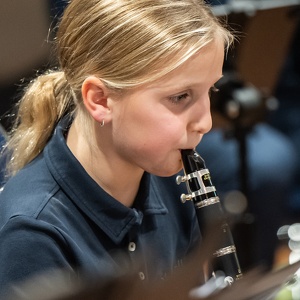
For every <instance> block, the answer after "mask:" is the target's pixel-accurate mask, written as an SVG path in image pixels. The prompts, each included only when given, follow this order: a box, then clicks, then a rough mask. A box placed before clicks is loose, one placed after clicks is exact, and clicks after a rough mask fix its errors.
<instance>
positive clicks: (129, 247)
mask: <svg viewBox="0 0 300 300" xmlns="http://www.w3.org/2000/svg"><path fill="white" fill-rule="evenodd" d="M135 248H136V245H135V243H134V242H130V243H129V245H128V250H129V251H130V252H133V251H135Z"/></svg>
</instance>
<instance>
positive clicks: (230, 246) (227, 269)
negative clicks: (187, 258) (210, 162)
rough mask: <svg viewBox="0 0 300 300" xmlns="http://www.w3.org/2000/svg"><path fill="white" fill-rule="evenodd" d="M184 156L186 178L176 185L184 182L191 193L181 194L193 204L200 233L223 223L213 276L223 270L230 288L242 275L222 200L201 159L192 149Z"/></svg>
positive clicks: (215, 255) (177, 179) (182, 152)
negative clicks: (213, 224)
mask: <svg viewBox="0 0 300 300" xmlns="http://www.w3.org/2000/svg"><path fill="white" fill-rule="evenodd" d="M181 156H182V163H183V170H184V176H177V178H176V182H177V184H180V183H182V182H185V183H186V186H187V190H188V194H182V195H181V202H182V203H184V202H186V201H187V200H192V201H193V203H194V207H195V210H196V215H197V220H198V223H199V228H200V231H201V232H205V231H206V229H207V227H208V226H209V225H210V224H212V223H213V221H214V220H218V219H220V220H224V222H222V225H221V227H220V230H221V233H220V234H221V241H220V248H218V249H216V250H215V252H214V253H213V257H214V259H213V267H212V269H213V270H212V275H213V276H214V275H215V273H216V271H222V272H223V273H224V275H225V279H224V281H225V283H226V284H229V285H231V284H232V283H233V282H234V281H235V280H237V279H240V278H241V277H242V272H241V268H240V264H239V261H238V257H237V253H236V247H235V245H234V241H233V237H232V233H231V231H230V228H229V225H228V224H227V222H226V221H225V217H224V216H225V214H224V211H223V208H222V205H221V202H220V198H219V197H218V196H217V193H216V188H215V187H214V186H213V185H212V182H211V177H210V173H209V170H208V169H207V168H206V166H205V162H204V160H203V159H202V157H201V156H200V155H199V154H198V153H197V152H196V151H195V150H191V149H188V150H182V151H181Z"/></svg>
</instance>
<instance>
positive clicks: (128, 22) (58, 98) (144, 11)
mask: <svg viewBox="0 0 300 300" xmlns="http://www.w3.org/2000/svg"><path fill="white" fill-rule="evenodd" d="M216 36H219V37H221V38H222V39H223V40H224V45H225V48H227V47H229V45H230V44H231V42H232V41H233V36H232V34H231V33H230V31H229V30H228V29H226V27H225V26H224V25H221V24H220V21H219V20H218V19H217V18H216V17H215V16H213V15H212V13H211V11H210V9H209V7H208V6H207V5H206V4H205V3H204V1H202V0H72V1H71V2H70V4H69V5H68V7H67V8H66V10H65V13H64V15H63V17H62V20H61V22H60V24H59V29H58V32H57V41H56V42H57V51H58V61H59V70H58V71H50V72H48V73H47V74H44V75H42V76H40V77H38V78H36V79H35V80H34V82H33V83H31V85H30V86H29V87H28V88H27V90H26V92H25V94H24V96H23V98H22V99H21V101H20V104H19V111H18V115H17V118H16V122H15V126H14V129H13V135H12V137H11V139H10V141H9V144H8V147H9V149H10V151H11V160H10V164H9V167H10V170H11V172H12V174H14V173H16V172H17V171H18V170H19V169H20V168H22V167H23V166H24V165H26V164H27V163H28V162H30V161H31V160H32V159H33V158H35V157H36V156H37V155H38V153H39V152H41V151H42V150H43V148H44V147H45V145H46V143H47V141H48V140H49V138H50V137H51V135H52V133H53V130H54V127H55V125H56V123H57V122H58V121H59V119H60V118H61V117H62V116H63V115H65V114H67V113H74V112H75V110H76V115H79V116H81V117H83V119H84V116H85V115H86V112H85V110H84V108H83V107H84V106H83V105H82V99H81V85H82V82H83V81H84V79H85V78H86V77H87V76H88V75H96V76H98V77H99V78H100V79H101V80H102V81H103V82H104V83H105V84H106V85H107V86H108V87H109V88H111V89H113V90H115V91H119V92H122V91H124V90H128V89H130V88H134V87H136V86H138V85H142V84H146V83H150V82H153V81H155V80H157V79H159V78H161V77H162V76H164V75H166V74H167V73H169V72H170V71H172V70H174V69H176V68H177V67H178V66H180V65H181V64H183V63H184V62H185V61H186V60H187V59H189V58H190V57H191V56H192V55H194V54H195V53H197V52H198V51H199V50H200V49H201V48H203V47H204V46H206V45H207V44H209V43H210V42H211V41H212V40H214V39H215V38H216ZM85 119H86V118H85Z"/></svg>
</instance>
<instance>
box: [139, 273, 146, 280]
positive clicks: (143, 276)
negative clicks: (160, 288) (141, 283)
mask: <svg viewBox="0 0 300 300" xmlns="http://www.w3.org/2000/svg"><path fill="white" fill-rule="evenodd" d="M139 276H140V279H141V280H145V278H146V276H145V274H144V273H143V272H139Z"/></svg>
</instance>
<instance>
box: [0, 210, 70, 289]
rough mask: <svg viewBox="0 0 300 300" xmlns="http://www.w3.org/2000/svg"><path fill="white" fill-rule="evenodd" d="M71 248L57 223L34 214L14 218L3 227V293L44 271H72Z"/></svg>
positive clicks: (0, 276) (0, 268)
mask: <svg viewBox="0 0 300 300" xmlns="http://www.w3.org/2000/svg"><path fill="white" fill-rule="evenodd" d="M68 251H70V250H69V249H68V246H67V243H66V242H65V240H64V238H63V236H62V235H61V234H60V232H59V231H58V230H57V229H56V228H55V227H54V226H51V225H49V224H48V223H46V222H44V221H40V220H36V219H34V218H30V217H24V216H16V217H13V218H11V219H10V220H9V221H8V222H7V223H6V224H5V225H4V226H3V227H2V229H1V231H0V261H1V263H0V294H2V293H5V290H7V289H8V288H9V287H10V285H12V284H18V283H20V282H21V281H23V280H25V279H29V278H30V277H33V276H36V275H38V274H40V273H45V272H50V271H51V270H56V269H57V270H58V269H64V270H70V271H71V269H72V267H71V264H70V253H68ZM68 257H69V258H68ZM67 258H68V259H67Z"/></svg>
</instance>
